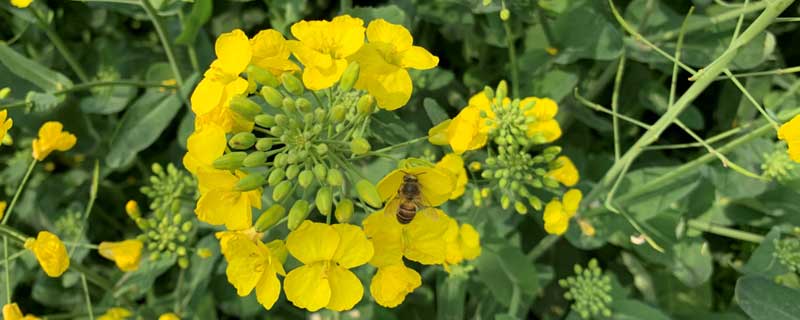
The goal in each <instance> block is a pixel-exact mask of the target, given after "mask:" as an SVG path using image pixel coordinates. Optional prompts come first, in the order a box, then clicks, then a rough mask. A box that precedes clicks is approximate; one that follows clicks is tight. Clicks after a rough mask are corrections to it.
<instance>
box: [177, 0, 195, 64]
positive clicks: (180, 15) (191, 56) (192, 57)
mask: <svg viewBox="0 0 800 320" xmlns="http://www.w3.org/2000/svg"><path fill="white" fill-rule="evenodd" d="M178 20H179V21H180V23H181V25H184V20H185V17H184V15H183V10H178ZM186 50H187V51H188V53H189V62H190V63H191V64H192V70H194V72H197V73H200V64H199V63H198V62H197V51H196V50H195V49H194V45H188V46H186Z"/></svg>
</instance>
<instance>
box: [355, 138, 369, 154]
mask: <svg viewBox="0 0 800 320" xmlns="http://www.w3.org/2000/svg"><path fill="white" fill-rule="evenodd" d="M370 149H371V147H370V145H369V141H367V139H364V138H361V137H359V138H355V139H353V141H350V152H352V153H353V154H355V155H361V154H365V153H367V152H369V150H370Z"/></svg>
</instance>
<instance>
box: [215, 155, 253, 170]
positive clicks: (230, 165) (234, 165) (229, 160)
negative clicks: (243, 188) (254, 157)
mask: <svg viewBox="0 0 800 320" xmlns="http://www.w3.org/2000/svg"><path fill="white" fill-rule="evenodd" d="M245 157H247V153H246V152H242V151H237V152H230V153H227V154H224V155H222V156H221V157H219V158H217V160H214V162H212V163H211V164H212V165H213V166H214V168H215V169H220V170H236V169H239V167H241V166H242V161H244V158H245Z"/></svg>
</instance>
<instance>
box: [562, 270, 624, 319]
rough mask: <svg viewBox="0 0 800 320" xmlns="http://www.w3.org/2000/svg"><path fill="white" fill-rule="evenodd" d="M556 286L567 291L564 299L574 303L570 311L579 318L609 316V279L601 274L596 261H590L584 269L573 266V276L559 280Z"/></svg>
mask: <svg viewBox="0 0 800 320" xmlns="http://www.w3.org/2000/svg"><path fill="white" fill-rule="evenodd" d="M558 284H559V285H560V286H561V287H562V288H564V289H566V290H567V292H566V293H564V298H566V299H567V300H571V301H574V302H573V303H572V309H573V310H575V312H577V313H578V314H579V315H580V316H581V318H583V319H589V318H591V317H595V316H598V315H602V316H603V317H610V316H611V309H610V308H609V307H608V306H609V305H610V304H611V302H612V298H611V294H610V292H611V278H610V277H609V276H608V275H607V274H604V273H603V270H602V269H600V267H599V266H598V265H597V260H596V259H592V260H591V261H589V265H588V266H587V267H586V268H585V269H584V268H583V267H581V266H580V265H575V276H571V277H568V278H566V279H561V280H559V281H558Z"/></svg>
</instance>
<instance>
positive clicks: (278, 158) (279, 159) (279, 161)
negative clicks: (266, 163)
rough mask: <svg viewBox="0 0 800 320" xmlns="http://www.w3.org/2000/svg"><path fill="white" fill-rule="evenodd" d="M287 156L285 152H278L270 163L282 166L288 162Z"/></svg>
mask: <svg viewBox="0 0 800 320" xmlns="http://www.w3.org/2000/svg"><path fill="white" fill-rule="evenodd" d="M287 158H288V156H287V155H286V154H285V153H279V154H276V155H275V159H274V160H273V161H272V163H273V164H274V165H275V166H276V167H284V166H286V164H287V163H288V162H289V160H288V159H287Z"/></svg>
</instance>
